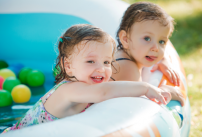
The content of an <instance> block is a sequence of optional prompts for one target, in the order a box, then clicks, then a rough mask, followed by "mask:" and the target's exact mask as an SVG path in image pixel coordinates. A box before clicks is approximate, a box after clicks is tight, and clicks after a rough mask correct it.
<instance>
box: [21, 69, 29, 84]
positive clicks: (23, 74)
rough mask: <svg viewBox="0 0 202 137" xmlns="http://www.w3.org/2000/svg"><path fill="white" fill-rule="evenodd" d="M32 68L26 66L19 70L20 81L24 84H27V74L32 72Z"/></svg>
mask: <svg viewBox="0 0 202 137" xmlns="http://www.w3.org/2000/svg"><path fill="white" fill-rule="evenodd" d="M31 71H32V69H31V68H28V67H24V68H22V69H21V70H20V72H19V75H18V77H19V79H20V82H21V83H22V84H27V75H28V74H29V72H31Z"/></svg>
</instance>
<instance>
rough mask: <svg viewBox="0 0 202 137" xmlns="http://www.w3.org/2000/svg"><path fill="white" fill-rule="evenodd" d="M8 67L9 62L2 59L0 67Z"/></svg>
mask: <svg viewBox="0 0 202 137" xmlns="http://www.w3.org/2000/svg"><path fill="white" fill-rule="evenodd" d="M7 67H8V64H7V63H6V62H5V61H3V60H0V69H2V68H7Z"/></svg>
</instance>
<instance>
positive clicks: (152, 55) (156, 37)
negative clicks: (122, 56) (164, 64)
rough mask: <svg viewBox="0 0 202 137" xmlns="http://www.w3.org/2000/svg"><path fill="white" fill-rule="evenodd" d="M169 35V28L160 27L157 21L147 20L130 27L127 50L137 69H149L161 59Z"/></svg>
mask: <svg viewBox="0 0 202 137" xmlns="http://www.w3.org/2000/svg"><path fill="white" fill-rule="evenodd" d="M169 34H170V27H169V26H162V25H161V24H160V23H159V21H152V20H148V21H142V22H136V23H134V24H133V25H132V27H131V30H130V35H129V36H128V39H127V40H128V41H127V42H128V45H127V48H128V52H129V54H130V55H131V56H132V57H133V58H134V59H135V61H136V63H137V65H138V67H139V68H141V67H150V66H152V65H153V64H155V63H157V62H158V61H160V60H161V59H162V58H163V56H164V51H165V47H166V42H167V41H168V37H169Z"/></svg>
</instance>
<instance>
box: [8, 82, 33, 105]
mask: <svg viewBox="0 0 202 137" xmlns="http://www.w3.org/2000/svg"><path fill="white" fill-rule="evenodd" d="M11 95H12V98H13V101H14V102H16V103H25V102H28V101H29V100H30V98H31V91H30V89H29V87H27V86H26V85H23V84H20V85H17V86H15V87H14V88H13V90H12V92H11Z"/></svg>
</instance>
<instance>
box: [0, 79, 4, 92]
mask: <svg viewBox="0 0 202 137" xmlns="http://www.w3.org/2000/svg"><path fill="white" fill-rule="evenodd" d="M3 83H4V78H3V77H2V76H0V89H3Z"/></svg>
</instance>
